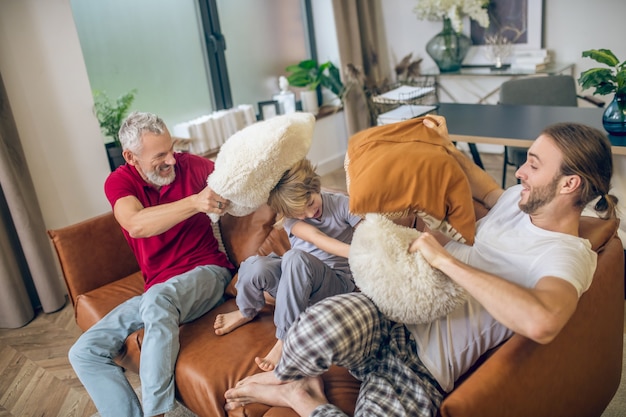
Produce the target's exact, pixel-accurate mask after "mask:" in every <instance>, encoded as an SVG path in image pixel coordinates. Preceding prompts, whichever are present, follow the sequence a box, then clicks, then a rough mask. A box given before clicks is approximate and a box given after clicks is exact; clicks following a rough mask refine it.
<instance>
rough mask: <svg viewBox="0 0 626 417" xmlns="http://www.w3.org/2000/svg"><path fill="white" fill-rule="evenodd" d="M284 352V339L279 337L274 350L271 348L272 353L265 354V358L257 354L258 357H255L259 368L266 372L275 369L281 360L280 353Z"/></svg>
mask: <svg viewBox="0 0 626 417" xmlns="http://www.w3.org/2000/svg"><path fill="white" fill-rule="evenodd" d="M282 354H283V341H282V340H280V339H278V340H277V341H276V344H275V345H274V347H273V348H272V350H270V353H268V354H267V356H265V357H264V358H259V357H258V356H257V357H256V358H254V361H255V362H256V364H257V365H258V366H259V368H261V369H262V370H263V371H265V372H268V371H273V370H274V368H275V367H276V364H277V363H278V361H279V360H280V355H282Z"/></svg>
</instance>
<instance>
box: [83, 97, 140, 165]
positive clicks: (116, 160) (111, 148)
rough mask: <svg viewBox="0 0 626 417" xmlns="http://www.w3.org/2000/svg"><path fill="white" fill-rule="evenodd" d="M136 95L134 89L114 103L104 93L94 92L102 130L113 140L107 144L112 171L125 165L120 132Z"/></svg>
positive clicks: (97, 115)
mask: <svg viewBox="0 0 626 417" xmlns="http://www.w3.org/2000/svg"><path fill="white" fill-rule="evenodd" d="M136 94H137V90H135V89H133V90H130V91H129V92H127V93H125V94H122V95H120V96H119V97H118V98H117V99H116V100H115V101H112V100H111V99H110V98H109V97H108V96H107V94H106V92H104V91H99V90H95V91H94V92H93V98H94V106H93V107H94V113H95V114H96V117H97V118H98V122H99V123H100V129H101V130H102V133H103V134H104V135H105V136H106V137H108V138H111V139H112V141H111V142H109V143H106V144H105V147H106V149H107V154H108V157H109V165H110V167H111V171H113V170H115V169H116V168H117V167H118V166H120V165H123V164H124V163H125V161H124V157H122V144H121V143H120V138H119V131H120V127H122V123H123V122H124V119H125V118H126V115H127V114H128V111H129V110H130V106H131V105H132V104H133V101H134V100H135V95H136Z"/></svg>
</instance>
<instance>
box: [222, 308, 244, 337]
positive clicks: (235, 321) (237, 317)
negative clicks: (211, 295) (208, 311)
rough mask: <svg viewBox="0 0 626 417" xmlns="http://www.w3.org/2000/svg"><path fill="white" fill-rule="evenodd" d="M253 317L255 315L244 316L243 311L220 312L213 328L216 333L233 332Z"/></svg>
mask: <svg viewBox="0 0 626 417" xmlns="http://www.w3.org/2000/svg"><path fill="white" fill-rule="evenodd" d="M252 319H253V317H244V316H243V314H241V311H239V310H235V311H231V312H230V313H225V314H218V315H217V317H215V323H213V328H214V329H215V334H216V335H218V336H221V335H223V334H226V333H230V332H232V331H233V330H235V329H236V328H237V327H239V326H243V325H244V324H246V323H247V322H249V321H250V320H252Z"/></svg>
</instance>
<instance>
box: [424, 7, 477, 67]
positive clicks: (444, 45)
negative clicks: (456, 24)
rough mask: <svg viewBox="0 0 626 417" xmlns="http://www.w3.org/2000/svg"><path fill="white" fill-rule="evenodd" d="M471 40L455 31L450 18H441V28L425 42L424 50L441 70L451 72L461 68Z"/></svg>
mask: <svg viewBox="0 0 626 417" xmlns="http://www.w3.org/2000/svg"><path fill="white" fill-rule="evenodd" d="M470 46H472V40H471V39H470V38H469V37H467V36H465V35H464V34H462V33H457V32H456V31H455V30H454V28H453V27H452V22H451V21H450V19H443V30H442V31H441V32H439V33H438V34H436V35H435V36H434V37H433V38H432V39H431V40H430V41H428V43H427V44H426V52H427V53H428V55H429V56H430V57H431V58H432V59H433V60H434V61H435V63H436V64H437V66H438V67H439V71H441V72H453V71H458V70H460V69H461V64H462V63H463V59H464V58H465V55H467V52H468V51H469V48H470Z"/></svg>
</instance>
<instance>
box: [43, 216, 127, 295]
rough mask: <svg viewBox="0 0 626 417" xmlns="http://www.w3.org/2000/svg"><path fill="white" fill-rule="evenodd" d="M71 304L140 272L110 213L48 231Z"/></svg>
mask: <svg viewBox="0 0 626 417" xmlns="http://www.w3.org/2000/svg"><path fill="white" fill-rule="evenodd" d="M48 235H49V236H50V238H51V239H52V243H53V245H54V248H55V249H56V253H57V256H58V258H59V263H60V264H61V270H62V271H63V278H64V279H65V284H66V286H67V290H68V294H69V296H70V300H71V301H72V305H75V303H76V297H78V295H80V294H84V293H86V292H88V291H91V290H93V289H95V288H99V287H101V286H103V285H105V284H108V283H110V282H113V281H117V280H119V279H122V278H125V277H127V276H128V275H131V274H133V273H135V272H137V271H139V265H138V264H137V260H136V259H135V256H134V255H133V252H132V251H131V250H130V247H129V246H128V243H127V242H126V239H125V238H124V235H123V234H122V231H121V229H120V226H119V224H118V223H117V221H116V220H115V217H114V216H113V213H112V212H109V213H105V214H102V215H100V216H97V217H93V218H91V219H87V220H84V221H82V222H80V223H76V224H73V225H70V226H67V227H64V228H62V229H57V230H48Z"/></svg>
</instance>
